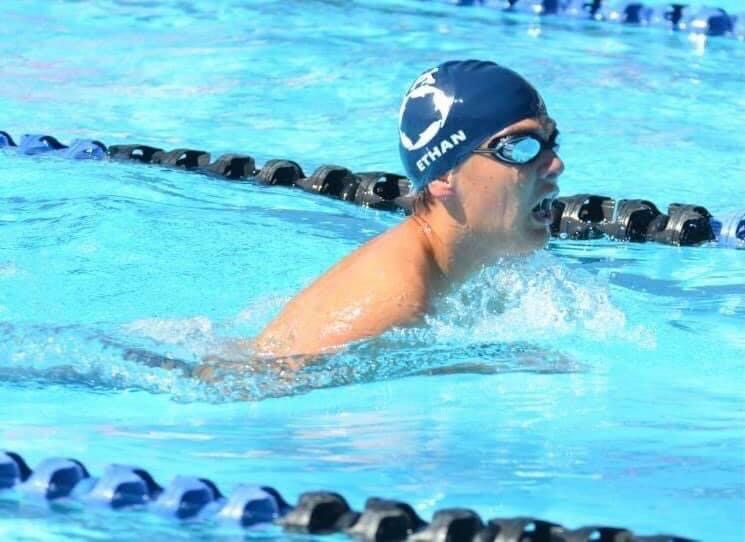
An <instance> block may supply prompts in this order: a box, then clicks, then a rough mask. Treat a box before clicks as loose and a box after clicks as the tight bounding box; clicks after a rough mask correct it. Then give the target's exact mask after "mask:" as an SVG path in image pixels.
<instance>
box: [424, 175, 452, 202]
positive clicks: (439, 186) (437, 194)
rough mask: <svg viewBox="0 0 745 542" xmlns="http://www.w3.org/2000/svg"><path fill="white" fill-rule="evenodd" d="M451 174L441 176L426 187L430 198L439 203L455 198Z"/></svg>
mask: <svg viewBox="0 0 745 542" xmlns="http://www.w3.org/2000/svg"><path fill="white" fill-rule="evenodd" d="M451 173H452V172H450V171H448V172H447V173H445V174H444V175H441V176H440V177H438V178H437V179H435V180H434V181H432V182H431V183H429V185H427V188H428V189H429V193H430V194H432V197H434V198H435V199H438V200H441V201H445V200H449V199H452V198H453V197H455V190H454V188H453V182H452V174H451Z"/></svg>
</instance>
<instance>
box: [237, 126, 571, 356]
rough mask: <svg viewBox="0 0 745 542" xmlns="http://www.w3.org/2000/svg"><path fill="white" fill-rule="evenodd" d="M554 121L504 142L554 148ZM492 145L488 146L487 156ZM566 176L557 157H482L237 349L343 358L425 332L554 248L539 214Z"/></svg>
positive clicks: (441, 182)
mask: <svg viewBox="0 0 745 542" xmlns="http://www.w3.org/2000/svg"><path fill="white" fill-rule="evenodd" d="M555 129H556V125H555V122H554V121H553V120H552V119H550V118H548V117H541V118H532V119H525V120H522V121H520V122H517V123H515V124H513V125H511V126H508V127H507V128H505V129H504V130H502V131H500V132H497V133H495V134H494V135H493V136H491V137H489V138H487V140H486V141H484V142H483V145H486V144H487V143H488V142H489V141H491V140H492V139H494V138H495V137H498V136H505V135H511V134H522V133H532V134H536V135H538V136H539V137H541V138H543V139H545V140H549V138H550V137H551V135H552V134H553V132H554V131H555ZM483 145H482V146H483ZM563 170H564V164H563V162H562V161H561V159H560V158H559V157H558V156H557V155H556V153H555V152H554V151H552V150H548V149H546V150H544V151H542V152H541V154H540V155H539V156H538V158H537V159H535V160H534V161H532V162H530V163H528V164H524V165H511V164H505V163H502V162H499V161H497V160H495V159H493V158H492V157H490V156H486V155H481V154H472V155H471V156H470V157H469V158H468V159H467V160H465V161H464V162H462V163H461V164H460V165H459V166H458V167H456V168H455V169H453V170H451V171H449V172H448V173H446V174H445V175H443V176H442V177H440V178H438V179H437V180H434V181H432V182H431V183H430V184H429V188H430V192H431V194H432V196H433V200H434V201H433V203H432V204H431V205H430V206H429V208H428V209H426V210H421V211H420V212H417V213H416V214H414V215H412V216H411V217H409V218H407V219H406V220H404V221H403V222H402V223H401V224H399V225H398V226H396V227H394V228H392V229H391V230H389V231H387V232H385V233H383V234H381V235H379V236H378V237H375V238H374V239H372V240H370V241H369V242H367V243H366V244H365V245H363V246H362V247H360V248H359V249H357V250H356V251H354V252H353V253H352V254H350V255H349V256H347V257H346V258H344V259H343V260H342V261H341V262H339V263H337V264H336V265H335V266H334V267H332V268H331V269H330V270H329V271H328V272H326V273H325V274H324V275H322V276H321V277H320V278H318V279H317V280H316V281H315V282H313V283H312V284H311V285H310V286H308V287H307V288H306V289H304V290H303V291H302V292H300V293H299V294H298V295H297V296H296V297H295V298H294V299H292V300H291V301H290V302H289V303H288V304H287V305H286V306H285V307H284V309H283V310H282V312H281V313H280V314H279V316H277V318H275V319H274V320H273V321H272V322H270V323H269V325H268V326H267V327H266V328H265V329H264V331H263V332H262V333H261V334H260V335H259V336H258V337H257V338H256V340H255V341H254V342H253V343H248V341H246V342H245V343H243V344H242V345H241V344H240V343H237V344H236V345H235V346H234V347H237V348H238V349H239V350H240V349H243V348H244V347H245V348H246V349H249V347H250V350H252V351H253V353H254V355H255V354H259V355H260V356H266V357H271V358H275V359H276V358H287V357H288V356H296V357H295V358H292V359H294V361H292V362H289V364H290V365H295V366H297V365H302V364H303V363H305V361H304V360H305V359H306V358H305V356H312V355H316V354H320V353H324V352H330V351H333V350H334V349H335V348H337V347H339V346H342V345H344V344H346V343H349V342H352V341H357V340H360V339H365V338H370V337H374V336H376V335H379V334H381V333H383V332H384V331H386V330H387V329H389V328H391V327H394V326H408V325H413V324H416V323H417V322H419V321H420V320H421V318H422V316H423V315H424V314H426V312H427V310H428V308H429V306H430V303H431V301H432V300H433V299H434V297H435V296H437V295H442V294H443V293H445V292H447V291H448V290H449V289H451V288H453V287H455V286H457V285H459V284H461V283H462V282H463V281H464V280H466V279H467V278H468V277H469V276H470V275H471V274H472V273H474V272H476V271H478V270H479V269H481V268H482V267H483V266H485V265H492V264H493V263H495V262H496V260H497V259H498V258H500V257H503V256H511V255H520V254H526V253H530V252H533V251H535V250H538V249H541V248H543V247H544V246H545V244H546V242H547V241H548V238H549V230H548V225H549V222H548V221H547V220H545V218H541V217H537V216H536V215H535V213H533V212H532V210H533V209H534V207H535V206H536V204H538V203H540V202H541V201H542V200H543V199H553V198H555V197H556V196H557V194H558V184H557V179H558V177H559V175H561V173H562V172H563Z"/></svg>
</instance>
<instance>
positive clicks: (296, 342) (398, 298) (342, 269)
mask: <svg viewBox="0 0 745 542" xmlns="http://www.w3.org/2000/svg"><path fill="white" fill-rule="evenodd" d="M415 237H416V236H412V230H411V227H410V226H408V225H406V222H404V223H402V224H400V225H398V226H396V227H395V228H393V229H392V230H389V231H387V232H385V233H384V234H382V235H380V236H378V237H376V238H375V239H372V240H371V241H369V242H368V243H367V244H365V245H363V246H362V247H360V248H359V249H358V250H356V251H355V252H353V253H352V254H350V255H349V256H347V257H346V258H344V259H343V260H342V261H341V262H339V263H338V264H336V265H335V266H334V267H333V268H331V269H330V270H329V271H328V272H327V273H325V274H324V275H322V276H321V277H320V278H319V279H317V280H316V281H315V282H313V283H312V284H311V285H310V286H308V287H307V288H306V289H305V290H303V291H302V292H301V293H300V294H298V295H297V296H296V297H295V298H294V299H292V300H291V301H290V302H289V303H288V304H287V306H286V307H285V308H284V309H283V311H282V312H281V313H280V315H279V316H278V317H277V318H276V319H275V320H274V321H272V322H271V323H270V324H269V325H268V326H267V328H266V329H265V330H264V331H263V332H262V333H261V335H260V336H259V337H258V338H257V344H259V345H260V348H261V345H272V349H279V350H280V351H281V352H282V353H304V354H307V353H311V354H312V353H317V352H321V351H323V350H324V349H326V348H329V347H335V346H340V345H342V344H345V343H349V342H352V341H356V340H361V339H365V338H367V337H373V336H375V335H379V334H380V333H382V332H384V331H386V330H387V329H389V328H391V327H394V326H407V325H412V324H415V323H417V322H418V321H419V320H420V319H421V317H422V316H423V314H424V313H425V312H426V311H427V309H428V307H429V302H430V294H431V292H430V290H431V287H430V286H431V285H430V275H431V269H430V267H431V263H430V262H429V261H428V255H427V252H426V250H425V249H424V248H423V247H422V246H421V244H420V242H419V240H418V239H416V238H415ZM275 351H276V350H275Z"/></svg>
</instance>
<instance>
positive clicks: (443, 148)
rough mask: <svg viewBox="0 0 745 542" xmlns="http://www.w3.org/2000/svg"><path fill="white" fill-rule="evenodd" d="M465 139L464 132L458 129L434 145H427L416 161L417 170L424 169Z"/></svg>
mask: <svg viewBox="0 0 745 542" xmlns="http://www.w3.org/2000/svg"><path fill="white" fill-rule="evenodd" d="M465 140H466V133H465V132H464V131H463V130H458V131H457V132H455V133H454V134H451V135H450V137H449V138H445V139H443V140H442V141H440V142H439V143H438V144H437V145H435V146H434V147H427V152H425V153H424V154H423V155H422V157H421V158H420V159H419V160H417V161H416V167H417V169H419V171H424V170H425V169H426V168H428V167H429V166H430V165H431V164H433V163H434V162H435V161H436V160H437V159H438V158H442V155H443V154H445V153H446V152H448V151H449V150H451V149H453V148H455V146H456V145H459V144H461V143H463V142H464V141H465Z"/></svg>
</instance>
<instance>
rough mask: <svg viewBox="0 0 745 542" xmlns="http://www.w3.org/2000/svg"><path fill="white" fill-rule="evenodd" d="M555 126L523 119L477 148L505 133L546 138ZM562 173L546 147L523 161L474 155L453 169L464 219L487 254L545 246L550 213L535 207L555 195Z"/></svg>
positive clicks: (548, 121)
mask: <svg viewBox="0 0 745 542" xmlns="http://www.w3.org/2000/svg"><path fill="white" fill-rule="evenodd" d="M555 130H556V123H555V122H554V121H553V119H551V118H549V117H539V118H531V119H525V120H522V121H520V122H517V123H515V124H512V125H510V126H508V127H507V128H505V129H504V130H501V131H500V132H497V133H495V134H493V135H492V136H491V137H489V138H487V139H486V140H485V141H484V142H483V144H482V147H484V146H485V145H486V144H488V143H489V142H491V141H493V140H494V139H495V138H498V137H502V136H507V135H519V134H533V135H536V136H538V137H539V138H541V139H543V140H545V141H549V140H550V139H551V137H552V136H553V134H554V131H555ZM563 171H564V163H563V162H562V161H561V159H560V158H559V157H558V156H557V155H556V153H555V152H554V151H553V150H551V149H548V148H547V149H544V150H543V151H541V153H540V154H539V155H538V157H537V158H536V159H535V160H533V161H532V162H529V163H527V164H522V165H512V164H507V163H503V162H499V161H497V160H495V159H494V158H492V157H490V156H486V155H482V154H473V155H472V156H471V157H470V158H469V159H468V160H466V161H465V162H463V163H462V164H461V166H460V167H458V168H456V169H455V170H454V171H453V172H452V175H453V180H454V188H455V190H456V193H457V194H458V199H459V200H460V202H461V205H462V208H463V213H464V217H463V218H464V221H465V223H466V224H467V226H468V227H469V229H470V231H471V232H472V233H474V234H475V235H476V236H477V237H481V240H482V241H483V243H482V245H483V250H484V251H485V252H486V254H489V255H492V256H500V255H505V254H524V253H528V252H531V251H534V250H537V249H539V248H543V247H544V246H545V245H546V242H547V241H548V238H549V226H550V224H551V219H550V213H548V217H546V213H542V212H541V211H536V206H540V205H541V202H543V204H544V206H545V205H546V204H547V203H550V200H553V199H554V198H556V196H557V195H558V193H559V186H558V178H559V176H560V175H561V173H562V172H563ZM544 200H549V202H545V201H544ZM549 209H550V207H549Z"/></svg>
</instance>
